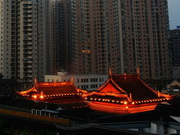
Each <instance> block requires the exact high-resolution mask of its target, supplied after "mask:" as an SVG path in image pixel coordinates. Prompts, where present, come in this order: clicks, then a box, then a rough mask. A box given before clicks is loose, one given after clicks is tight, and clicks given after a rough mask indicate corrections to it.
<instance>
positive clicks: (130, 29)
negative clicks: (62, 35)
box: [68, 0, 171, 79]
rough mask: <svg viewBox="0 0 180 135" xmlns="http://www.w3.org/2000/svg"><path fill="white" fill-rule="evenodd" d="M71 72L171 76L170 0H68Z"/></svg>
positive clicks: (154, 77) (147, 77)
mask: <svg viewBox="0 0 180 135" xmlns="http://www.w3.org/2000/svg"><path fill="white" fill-rule="evenodd" d="M68 11H69V12H70V15H71V17H70V22H71V25H70V27H69V28H70V30H69V31H70V32H69V33H70V35H69V37H70V40H69V43H70V47H69V50H70V54H69V55H70V63H69V65H70V72H71V73H79V74H81V73H83V74H88V73H100V74H106V73H107V72H108V68H111V69H112V72H113V73H115V74H116V73H124V72H126V73H135V70H136V68H137V67H140V71H141V76H142V78H143V79H150V78H151V79H170V78H171V71H170V66H169V65H170V64H171V63H170V56H169V55H170V53H169V46H168V30H169V19H168V3H167V0H161V1H157V0H113V1H109V0H102V1H98V0H94V1H93V0H90V1H89V0H69V8H68Z"/></svg>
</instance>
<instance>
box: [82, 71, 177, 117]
mask: <svg viewBox="0 0 180 135" xmlns="http://www.w3.org/2000/svg"><path fill="white" fill-rule="evenodd" d="M83 97H84V99H85V100H86V101H87V102H88V105H89V108H91V109H92V110H94V111H99V112H104V113H113V114H130V113H139V112H145V111H151V110H154V109H155V108H156V106H157V105H158V104H159V103H162V102H167V101H169V100H172V99H173V97H174V96H170V95H166V94H162V93H160V92H159V91H156V90H154V89H152V88H151V87H149V86H148V85H147V84H146V83H145V82H144V81H143V80H142V79H141V78H140V75H139V73H137V74H136V75H135V74H123V75H111V73H110V75H109V79H108V80H107V82H106V83H105V84H104V85H102V86H101V87H100V88H99V89H98V91H96V92H90V93H86V94H84V95H83Z"/></svg>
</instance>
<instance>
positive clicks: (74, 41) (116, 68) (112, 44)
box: [68, 0, 123, 74]
mask: <svg viewBox="0 0 180 135" xmlns="http://www.w3.org/2000/svg"><path fill="white" fill-rule="evenodd" d="M68 7H69V8H68V9H69V14H70V16H71V17H70V27H69V28H70V30H69V37H70V38H69V39H70V46H69V50H70V54H69V56H70V63H69V65H70V73H79V74H90V73H94V74H107V72H108V69H109V68H111V69H112V71H113V73H121V72H122V71H123V68H122V66H123V61H122V52H121V51H122V45H121V44H120V39H121V36H120V30H119V23H120V22H119V18H120V15H119V11H118V0H116V1H110V0H101V1H99V0H69V6H68Z"/></svg>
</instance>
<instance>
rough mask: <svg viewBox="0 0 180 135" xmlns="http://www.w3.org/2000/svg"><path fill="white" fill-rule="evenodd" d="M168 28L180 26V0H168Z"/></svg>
mask: <svg viewBox="0 0 180 135" xmlns="http://www.w3.org/2000/svg"><path fill="white" fill-rule="evenodd" d="M168 8H169V23H170V29H171V30H172V29H176V26H180V0H168Z"/></svg>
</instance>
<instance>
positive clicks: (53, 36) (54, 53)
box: [49, 0, 68, 74]
mask: <svg viewBox="0 0 180 135" xmlns="http://www.w3.org/2000/svg"><path fill="white" fill-rule="evenodd" d="M66 8H67V4H66V0H51V1H49V29H50V30H49V33H50V34H49V36H50V65H51V67H50V72H51V73H52V74H56V73H57V72H59V71H67V70H68V65H67V64H68V44H67V43H68V42H67V41H68V36H67V26H68V25H66V24H67V19H66V18H67V12H66V11H67V9H66Z"/></svg>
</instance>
